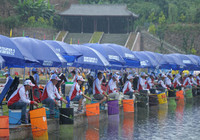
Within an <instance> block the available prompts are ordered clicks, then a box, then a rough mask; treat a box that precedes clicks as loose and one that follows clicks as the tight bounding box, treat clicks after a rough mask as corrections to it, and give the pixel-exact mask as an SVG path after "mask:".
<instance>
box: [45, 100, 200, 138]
mask: <svg viewBox="0 0 200 140" xmlns="http://www.w3.org/2000/svg"><path fill="white" fill-rule="evenodd" d="M199 100H200V99H198V98H195V99H194V100H193V101H192V100H188V101H187V102H186V101H185V102H184V101H179V102H177V106H166V105H160V106H152V107H150V108H144V107H135V112H134V113H121V115H120V116H119V115H110V116H108V119H105V120H103V121H99V118H98V117H90V118H89V119H88V124H86V125H83V126H79V127H78V128H73V126H70V125H64V126H61V127H60V128H61V129H60V132H59V135H55V134H52V135H50V137H49V139H66V140H69V139H74V140H84V139H88V140H98V139H100V140H133V139H134V140H165V139H167V140H168V139H169V140H199V139H200V104H199Z"/></svg>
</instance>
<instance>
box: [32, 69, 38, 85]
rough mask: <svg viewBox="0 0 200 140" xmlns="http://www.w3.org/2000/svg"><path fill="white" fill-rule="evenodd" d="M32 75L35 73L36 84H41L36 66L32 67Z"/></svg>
mask: <svg viewBox="0 0 200 140" xmlns="http://www.w3.org/2000/svg"><path fill="white" fill-rule="evenodd" d="M32 75H33V79H34V82H33V83H35V84H36V85H38V84H39V81H40V78H39V75H38V73H37V70H36V68H33V69H32Z"/></svg>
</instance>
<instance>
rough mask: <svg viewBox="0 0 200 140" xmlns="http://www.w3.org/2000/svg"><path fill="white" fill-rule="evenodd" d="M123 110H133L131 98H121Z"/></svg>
mask: <svg viewBox="0 0 200 140" xmlns="http://www.w3.org/2000/svg"><path fill="white" fill-rule="evenodd" d="M123 109H124V112H134V101H133V99H127V100H123Z"/></svg>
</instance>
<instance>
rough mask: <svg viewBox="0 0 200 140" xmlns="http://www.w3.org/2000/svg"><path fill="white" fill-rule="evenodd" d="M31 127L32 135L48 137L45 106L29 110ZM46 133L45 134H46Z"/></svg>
mask: <svg viewBox="0 0 200 140" xmlns="http://www.w3.org/2000/svg"><path fill="white" fill-rule="evenodd" d="M30 119H31V128H32V133H33V137H34V138H37V137H42V138H43V137H44V138H46V137H47V138H48V135H47V134H48V132H47V131H48V128H47V118H46V111H45V108H39V109H35V110H31V111H30ZM46 135H47V136H46Z"/></svg>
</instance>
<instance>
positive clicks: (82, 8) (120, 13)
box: [59, 4, 138, 33]
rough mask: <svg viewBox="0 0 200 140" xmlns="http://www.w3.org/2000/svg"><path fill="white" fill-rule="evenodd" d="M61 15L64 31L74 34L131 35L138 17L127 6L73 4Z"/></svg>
mask: <svg viewBox="0 0 200 140" xmlns="http://www.w3.org/2000/svg"><path fill="white" fill-rule="evenodd" d="M59 15H60V16H61V17H62V21H63V30H67V31H69V32H74V33H92V32H95V31H100V32H105V33H129V32H130V31H132V30H133V23H134V20H135V19H136V18H137V17H138V15H136V14H134V13H132V12H130V11H129V10H128V9H127V6H126V5H115V4H112V5H111V4H109V5H96V4H94V5H93V4H85V5H81V4H72V5H71V7H70V8H69V9H67V10H65V11H63V12H60V13H59Z"/></svg>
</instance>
